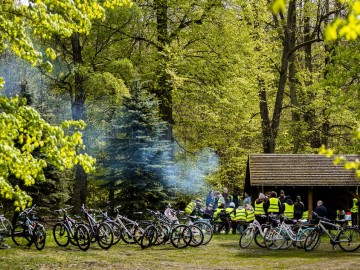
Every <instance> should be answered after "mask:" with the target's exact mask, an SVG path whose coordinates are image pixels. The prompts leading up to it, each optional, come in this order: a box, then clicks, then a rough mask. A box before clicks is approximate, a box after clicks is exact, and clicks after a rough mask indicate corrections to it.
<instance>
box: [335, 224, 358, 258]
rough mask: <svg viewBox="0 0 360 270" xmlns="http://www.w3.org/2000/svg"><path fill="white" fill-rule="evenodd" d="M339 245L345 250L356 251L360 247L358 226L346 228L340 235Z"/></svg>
mask: <svg viewBox="0 0 360 270" xmlns="http://www.w3.org/2000/svg"><path fill="white" fill-rule="evenodd" d="M338 240H339V247H340V248H341V249H342V250H344V251H350V252H351V251H356V250H358V249H359V247H360V231H359V229H358V228H353V227H350V228H345V229H344V230H343V231H340V233H339V235H338Z"/></svg>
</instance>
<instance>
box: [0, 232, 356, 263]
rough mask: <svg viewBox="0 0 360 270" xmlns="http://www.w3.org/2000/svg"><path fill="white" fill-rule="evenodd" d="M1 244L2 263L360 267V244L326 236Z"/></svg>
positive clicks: (8, 242)
mask: <svg viewBox="0 0 360 270" xmlns="http://www.w3.org/2000/svg"><path fill="white" fill-rule="evenodd" d="M6 243H7V244H9V245H10V246H11V248H10V249H2V250H0V269H1V270H8V269H9V270H17V269H27V270H32V269H34V270H35V269H41V270H57V269H77V270H81V269H121V270H123V269H152V270H153V269H177V270H178V269H207V270H209V269H249V270H250V269H251V270H253V269H262V270H263V269H342V270H344V269H352V270H354V269H358V267H359V265H360V249H359V250H358V251H356V252H351V253H348V252H344V251H342V250H340V249H339V248H338V249H337V250H333V249H332V246H331V245H330V243H329V242H328V241H327V240H326V239H325V240H324V241H322V243H321V245H320V246H319V248H318V249H317V250H315V251H311V252H305V251H304V250H299V249H295V248H290V249H287V250H267V249H262V248H259V247H257V246H256V245H255V244H254V243H252V244H251V246H250V247H249V248H247V249H241V248H240V247H239V235H214V237H213V239H212V240H211V242H210V243H209V244H208V245H205V246H200V247H197V248H192V247H187V248H185V249H176V248H174V247H173V246H172V245H171V244H165V245H162V246H155V247H151V248H148V249H144V250H142V249H141V248H140V246H138V245H136V244H135V245H126V244H123V243H119V244H117V245H116V246H113V247H111V248H110V249H109V250H102V249H101V248H100V247H99V246H98V245H97V243H94V244H92V246H91V247H90V249H89V250H88V251H86V252H84V251H80V250H79V249H78V248H77V247H74V246H69V247H67V248H61V247H58V246H57V245H56V243H55V242H54V241H53V237H52V236H51V233H48V238H47V242H46V246H45V248H44V249H43V250H42V251H38V250H36V248H35V246H32V247H31V248H30V249H28V248H21V247H17V246H15V245H14V244H13V243H12V241H11V239H7V241H6Z"/></svg>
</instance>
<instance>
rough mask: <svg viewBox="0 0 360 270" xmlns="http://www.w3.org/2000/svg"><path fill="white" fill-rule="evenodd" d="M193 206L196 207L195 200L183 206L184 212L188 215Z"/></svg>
mask: <svg viewBox="0 0 360 270" xmlns="http://www.w3.org/2000/svg"><path fill="white" fill-rule="evenodd" d="M195 207H196V203H195V202H190V203H189V204H188V205H187V206H186V208H185V213H186V214H188V215H191V213H192V211H193V210H194V209H195Z"/></svg>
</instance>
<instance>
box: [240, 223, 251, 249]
mask: <svg viewBox="0 0 360 270" xmlns="http://www.w3.org/2000/svg"><path fill="white" fill-rule="evenodd" d="M253 239H254V230H253V228H250V227H249V228H246V229H245V231H243V233H242V234H241V236H240V240H239V246H240V247H241V248H247V247H248V246H250V244H251V242H252V240H253Z"/></svg>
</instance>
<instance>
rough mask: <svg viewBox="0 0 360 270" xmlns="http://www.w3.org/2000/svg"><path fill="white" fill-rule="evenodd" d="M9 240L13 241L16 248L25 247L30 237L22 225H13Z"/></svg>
mask: <svg viewBox="0 0 360 270" xmlns="http://www.w3.org/2000/svg"><path fill="white" fill-rule="evenodd" d="M11 239H12V240H13V241H14V243H15V245H17V246H25V245H27V244H28V243H29V239H31V238H30V236H29V235H28V233H27V232H26V230H25V227H24V225H23V224H17V225H15V227H14V229H13V231H12V233H11Z"/></svg>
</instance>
